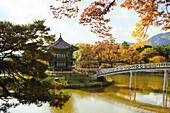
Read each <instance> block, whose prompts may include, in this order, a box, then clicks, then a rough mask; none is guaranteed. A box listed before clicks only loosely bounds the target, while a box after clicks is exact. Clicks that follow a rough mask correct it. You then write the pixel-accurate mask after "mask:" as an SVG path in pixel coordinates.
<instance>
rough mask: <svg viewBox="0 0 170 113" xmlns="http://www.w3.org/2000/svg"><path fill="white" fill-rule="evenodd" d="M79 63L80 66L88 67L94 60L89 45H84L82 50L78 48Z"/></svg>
mask: <svg viewBox="0 0 170 113" xmlns="http://www.w3.org/2000/svg"><path fill="white" fill-rule="evenodd" d="M78 52H79V59H78V61H79V63H80V65H81V66H90V63H91V61H92V60H93V59H94V54H93V52H92V45H91V44H84V45H83V46H82V48H81V49H80V48H79V51H78Z"/></svg>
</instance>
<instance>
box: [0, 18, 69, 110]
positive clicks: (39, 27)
mask: <svg viewBox="0 0 170 113" xmlns="http://www.w3.org/2000/svg"><path fill="white" fill-rule="evenodd" d="M44 22H45V20H38V21H34V22H33V23H31V24H27V25H15V24H12V23H10V22H7V21H0V56H1V57H0V71H1V72H2V73H3V74H4V75H6V74H7V75H8V76H4V77H0V86H1V87H2V89H3V90H4V92H5V95H7V96H13V97H16V98H18V99H19V100H21V101H22V102H23V103H28V104H29V103H32V102H35V103H36V102H38V101H44V102H46V101H48V102H49V103H50V105H52V106H60V107H62V105H63V102H66V101H67V100H68V98H69V95H68V94H66V93H62V92H61V93H60V94H56V93H54V91H52V90H55V89H56V88H58V87H55V86H59V87H61V86H62V85H57V83H55V82H54V81H48V80H46V79H45V78H46V77H47V74H46V73H45V71H46V69H47V68H48V66H47V65H46V64H44V63H42V62H40V61H38V60H37V59H41V60H46V61H50V60H51V59H53V55H52V53H50V52H49V51H47V50H46V46H45V44H49V45H51V44H53V43H54V41H55V39H54V37H55V35H49V33H48V32H49V31H50V28H48V27H46V26H45V25H44ZM17 53H19V55H17ZM9 90H14V91H15V93H14V94H11V93H10V92H9ZM36 94H37V95H36ZM22 95H24V96H22ZM62 96H63V98H61V97H62Z"/></svg>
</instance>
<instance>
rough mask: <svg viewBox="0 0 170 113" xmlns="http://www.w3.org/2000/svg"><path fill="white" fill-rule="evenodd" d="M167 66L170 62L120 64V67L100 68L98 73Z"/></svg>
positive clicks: (169, 65) (169, 66)
mask: <svg viewBox="0 0 170 113" xmlns="http://www.w3.org/2000/svg"><path fill="white" fill-rule="evenodd" d="M166 67H168V68H170V62H161V63H146V64H134V65H125V66H118V67H115V68H108V69H101V70H99V72H98V74H103V73H111V72H120V71H128V70H140V69H154V68H155V69H156V68H166Z"/></svg>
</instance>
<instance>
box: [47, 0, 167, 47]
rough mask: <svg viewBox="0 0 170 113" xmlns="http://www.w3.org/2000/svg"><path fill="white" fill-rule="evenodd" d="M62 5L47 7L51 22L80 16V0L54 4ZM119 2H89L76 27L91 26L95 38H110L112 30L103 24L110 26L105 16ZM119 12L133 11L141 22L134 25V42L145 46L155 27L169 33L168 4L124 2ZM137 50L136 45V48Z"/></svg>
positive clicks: (151, 0) (154, 0) (148, 0)
mask: <svg viewBox="0 0 170 113" xmlns="http://www.w3.org/2000/svg"><path fill="white" fill-rule="evenodd" d="M56 1H58V2H60V3H61V4H62V5H60V6H59V7H55V6H53V5H51V6H50V9H51V10H52V12H53V14H54V18H56V19H61V18H62V17H63V16H66V17H68V18H71V17H73V18H75V17H76V16H77V14H78V13H79V8H81V5H80V4H78V3H79V2H82V1H83V0H56ZM118 1H120V0H96V1H91V4H90V5H89V6H87V7H86V8H85V9H84V11H83V12H82V14H81V16H80V19H79V20H80V21H79V24H82V25H84V26H86V25H89V26H91V30H90V31H91V32H93V33H95V34H97V35H98V36H99V37H102V38H104V37H107V36H108V37H110V36H112V34H111V33H109V31H110V29H111V28H112V27H111V26H107V25H106V24H107V23H109V22H110V19H109V18H106V16H107V15H108V14H109V13H110V11H111V10H113V8H114V7H115V6H116V3H117V2H118ZM120 6H121V7H122V8H127V9H128V10H130V9H133V10H135V11H136V12H137V13H138V14H139V17H140V21H138V22H137V23H136V27H137V28H136V29H135V30H134V31H133V32H132V36H133V37H138V38H137V40H138V41H140V42H142V43H140V45H142V44H146V42H145V41H146V40H147V37H148V35H147V30H148V27H149V26H151V25H154V26H156V27H158V26H161V25H163V27H162V30H165V31H166V30H167V29H170V24H169V22H170V19H169V18H170V15H169V14H170V13H169V12H168V6H170V2H169V0H124V2H123V3H122V4H121V5H120ZM137 46H138V45H137Z"/></svg>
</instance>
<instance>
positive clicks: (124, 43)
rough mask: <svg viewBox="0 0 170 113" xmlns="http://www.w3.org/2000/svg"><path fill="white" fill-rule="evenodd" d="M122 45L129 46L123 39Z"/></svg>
mask: <svg viewBox="0 0 170 113" xmlns="http://www.w3.org/2000/svg"><path fill="white" fill-rule="evenodd" d="M122 45H123V46H125V47H127V48H128V47H129V46H130V45H129V44H128V43H127V42H126V41H124V42H123V43H122Z"/></svg>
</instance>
